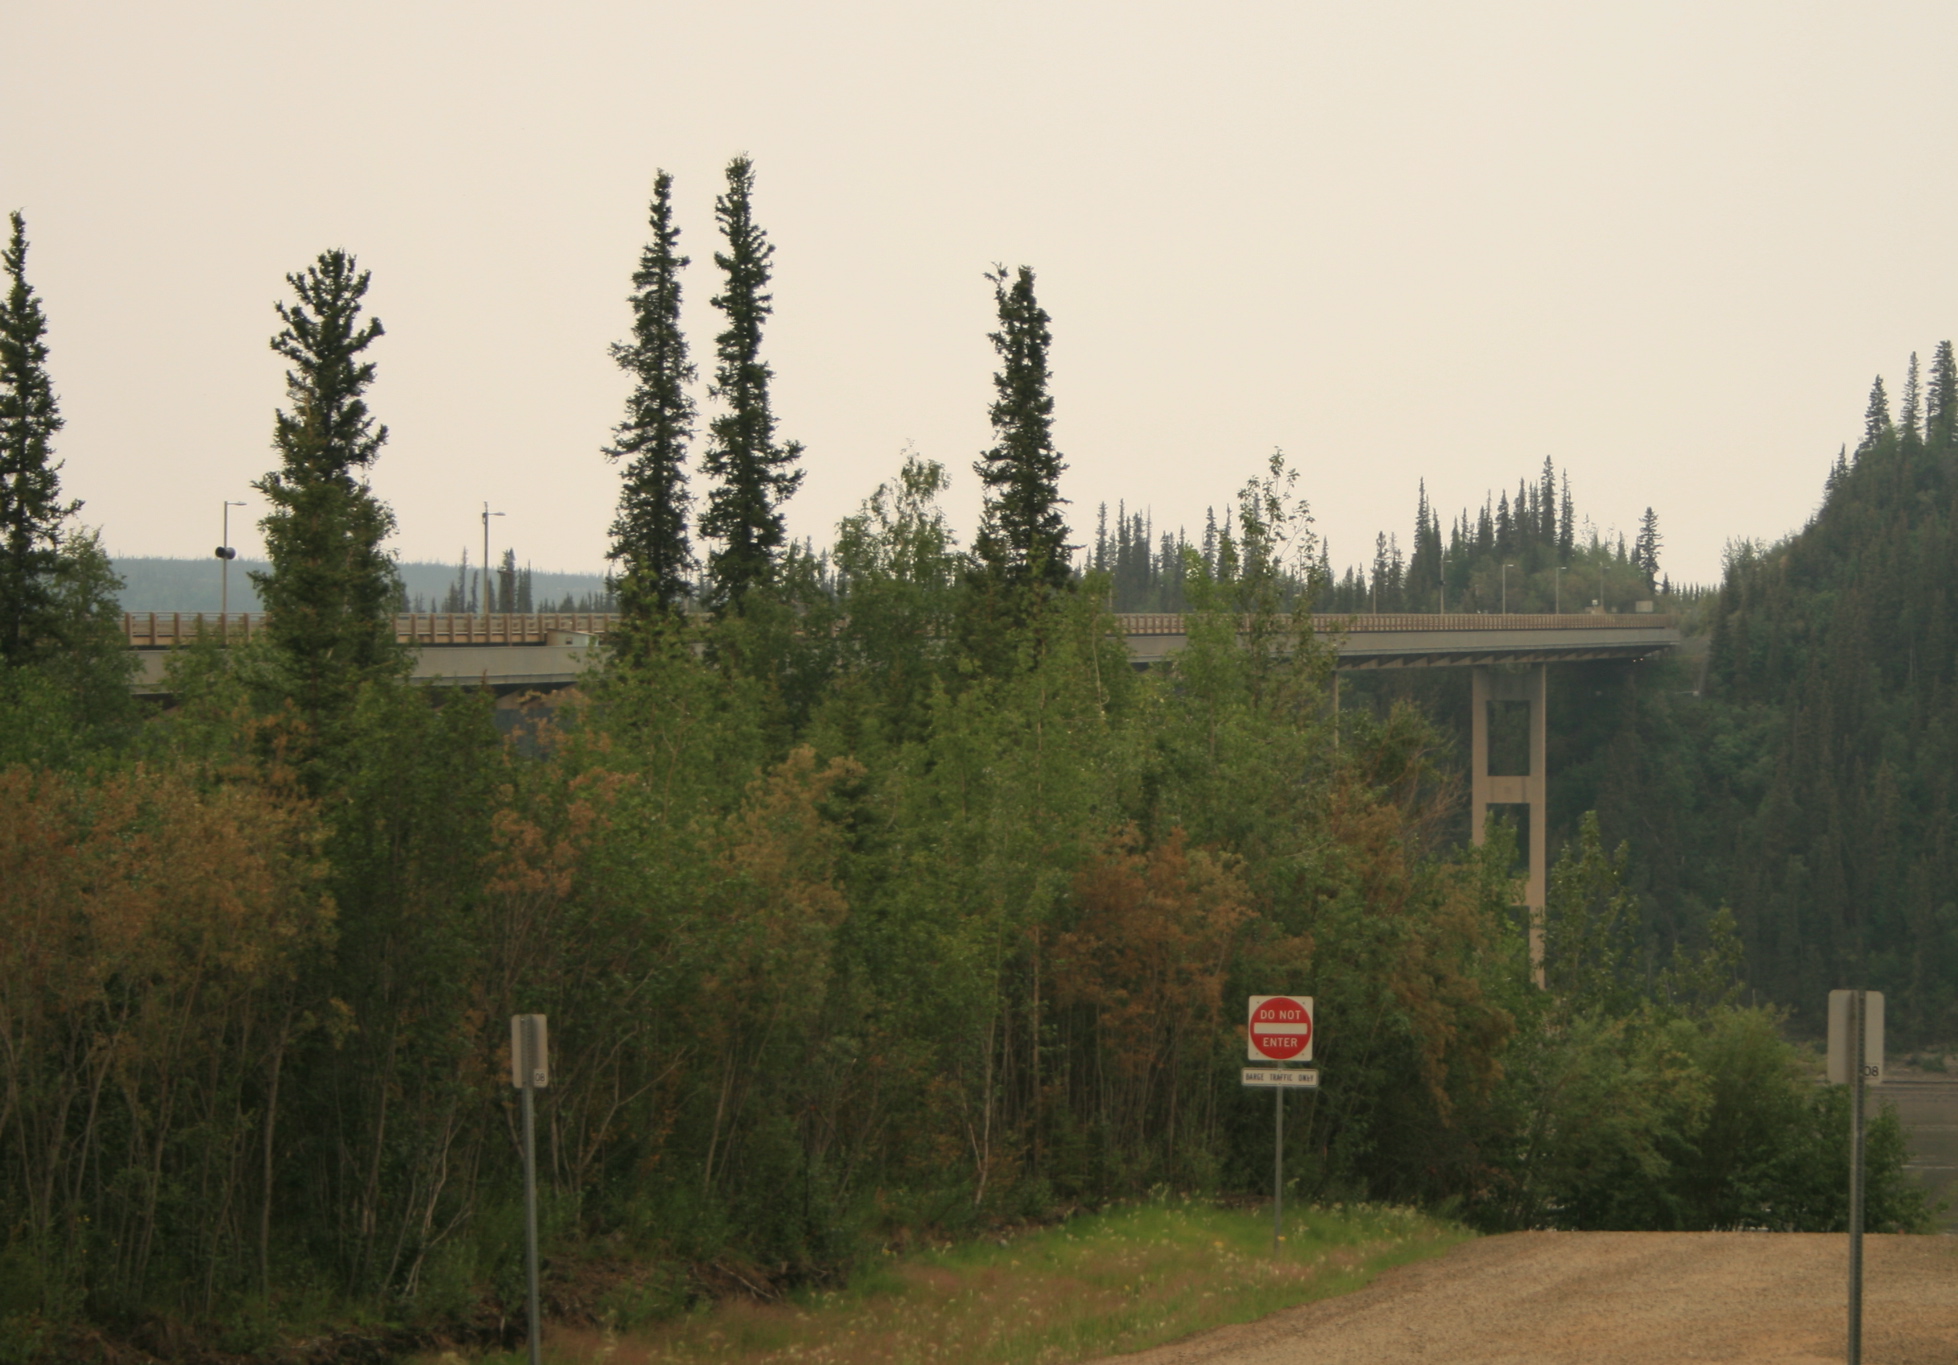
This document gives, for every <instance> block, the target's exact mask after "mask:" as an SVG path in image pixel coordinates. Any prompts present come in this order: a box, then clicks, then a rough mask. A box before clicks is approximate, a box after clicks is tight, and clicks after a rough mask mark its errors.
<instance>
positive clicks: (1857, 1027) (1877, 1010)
mask: <svg viewBox="0 0 1958 1365" xmlns="http://www.w3.org/2000/svg"><path fill="white" fill-rule="evenodd" d="M1829 1080H1830V1081H1831V1082H1832V1083H1833V1084H1836V1085H1845V1084H1846V1085H1848V1086H1849V1087H1850V1092H1849V1095H1850V1099H1849V1356H1848V1358H1849V1365H1862V1362H1863V1112H1864V1108H1865V1100H1864V1088H1865V1086H1866V1085H1867V1084H1869V1083H1871V1082H1879V1083H1880V1082H1881V1081H1882V1080H1883V992H1882V991H1830V992H1829Z"/></svg>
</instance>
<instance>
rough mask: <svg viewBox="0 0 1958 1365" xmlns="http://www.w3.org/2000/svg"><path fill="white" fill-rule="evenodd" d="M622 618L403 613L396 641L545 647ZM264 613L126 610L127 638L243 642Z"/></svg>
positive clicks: (149, 645)
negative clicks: (553, 641)
mask: <svg viewBox="0 0 1958 1365" xmlns="http://www.w3.org/2000/svg"><path fill="white" fill-rule="evenodd" d="M618 619H619V618H618V617H617V616H616V615H613V614H611V613H607V612H596V611H546V612H526V613H515V612H508V613H506V612H492V613H491V614H490V615H488V616H484V615H483V614H482V613H481V612H474V613H471V612H460V611H455V612H448V611H417V612H401V613H399V614H397V615H396V616H395V618H394V638H395V639H396V640H398V641H399V642H400V643H402V644H404V645H543V644H549V643H551V642H552V640H553V639H562V637H564V636H566V635H602V634H604V633H605V631H606V630H608V629H610V628H611V626H612V623H613V622H615V621H617V620H618ZM265 621H266V615H265V613H264V612H262V611H253V612H243V611H234V612H229V613H224V614H220V613H218V612H215V611H126V612H124V613H123V614H122V630H123V634H124V635H125V636H126V637H127V638H128V640H129V644H130V647H131V648H132V649H169V648H171V647H172V646H174V645H187V644H189V643H190V642H191V641H192V640H195V639H196V638H197V637H198V636H199V635H200V634H201V635H205V636H209V637H212V638H215V639H218V640H222V641H225V642H227V643H229V642H231V641H236V642H238V643H240V644H242V643H244V642H246V641H248V640H250V639H251V638H252V636H254V635H256V634H258V633H259V632H261V631H263V630H264V629H265Z"/></svg>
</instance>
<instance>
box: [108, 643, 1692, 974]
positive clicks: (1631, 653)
mask: <svg viewBox="0 0 1958 1365" xmlns="http://www.w3.org/2000/svg"><path fill="white" fill-rule="evenodd" d="M617 620H618V617H616V616H608V615H602V614H598V613H590V612H564V613H550V612H546V613H541V614H532V615H487V616H485V615H480V614H479V615H464V614H461V613H439V612H438V613H425V612H417V613H405V614H403V615H400V616H397V617H395V618H394V624H395V636H396V638H397V639H398V640H400V641H401V643H402V644H404V645H410V646H412V647H414V650H415V665H414V673H413V677H414V679H415V681H416V682H422V683H430V684H434V685H437V686H453V687H488V688H491V689H493V690H495V691H496V692H497V693H499V694H500V695H502V696H504V697H506V698H508V699H509V700H511V701H515V700H516V699H517V698H519V697H521V696H522V695H523V694H525V693H529V692H539V691H551V690H554V689H557V688H563V687H569V686H571V685H572V684H574V683H576V682H577V681H578V679H579V677H580V675H581V674H582V673H583V672H584V670H585V669H586V668H588V667H590V666H591V664H592V662H593V661H594V659H595V658H596V657H597V656H596V653H595V650H596V648H597V646H598V642H599V641H600V639H601V637H602V636H603V635H604V634H605V632H606V631H607V630H608V629H610V628H611V626H612V625H613V623H614V622H616V621H617ZM1115 620H1116V622H1117V623H1118V625H1119V628H1120V629H1121V631H1122V634H1123V637H1124V638H1125V639H1126V640H1127V641H1128V646H1129V655H1130V657H1131V658H1133V659H1134V660H1135V662H1136V664H1137V665H1139V666H1147V665H1149V664H1154V663H1161V662H1163V661H1164V660H1166V659H1168V658H1170V657H1171V656H1172V655H1173V654H1175V653H1176V651H1177V650H1179V649H1181V648H1183V646H1184V645H1185V644H1187V643H1188V638H1189V637H1188V634H1187V631H1186V627H1185V624H1184V619H1183V617H1182V616H1180V615H1173V614H1148V613H1141V614H1127V615H1118V616H1116V618H1115ZM123 625H124V629H125V631H126V632H127V634H128V637H129V643H130V646H131V648H133V649H134V650H135V651H136V653H137V657H138V659H139V660H140V661H141V665H142V666H141V669H140V671H139V672H138V674H137V676H136V680H135V683H134V688H135V690H136V691H137V692H138V693H143V694H149V695H158V696H160V695H163V694H164V693H165V692H166V691H167V685H166V679H165V675H164V661H165V659H166V658H167V657H168V654H169V651H170V649H171V648H173V647H175V646H177V645H181V644H187V643H189V642H190V641H191V640H193V639H195V638H196V637H197V636H198V634H199V633H200V632H203V633H205V634H208V635H214V636H216V637H217V638H219V639H220V640H226V641H229V640H239V641H244V640H249V639H250V638H251V637H252V636H253V635H255V634H257V633H258V632H260V631H262V630H263V629H264V625H265V617H264V616H263V614H261V613H237V612H234V613H232V614H230V615H228V616H219V615H218V614H216V613H214V612H213V613H197V612H130V613H128V614H126V615H125V616H124V617H123ZM1313 625H1314V627H1315V628H1316V629H1317V630H1318V631H1319V632H1320V633H1321V634H1323V635H1324V636H1326V637H1327V638H1328V639H1329V640H1330V642H1331V643H1332V645H1333V648H1334V650H1335V651H1336V656H1337V665H1336V671H1335V673H1334V681H1333V702H1334V706H1335V707H1337V705H1338V699H1339V682H1338V674H1339V672H1345V671H1352V670H1358V669H1376V668H1471V669H1473V670H1474V672H1473V674H1472V675H1471V696H1472V698H1473V704H1472V709H1471V721H1470V748H1471V754H1470V768H1469V773H1470V782H1469V817H1470V821H1471V828H1472V829H1473V830H1474V831H1475V841H1476V842H1477V843H1481V842H1482V841H1483V838H1484V837H1485V834H1486V831H1487V826H1488V815H1489V808H1490V807H1491V806H1504V807H1510V808H1513V809H1514V808H1521V807H1527V808H1528V812H1527V816H1526V817H1524V823H1522V825H1521V828H1520V829H1519V831H1518V832H1519V834H1521V835H1522V840H1523V843H1524V846H1525V848H1526V850H1527V852H1528V861H1529V874H1528V879H1527V882H1526V886H1525V893H1524V900H1525V903H1526V904H1527V905H1529V907H1530V908H1531V911H1532V917H1533V921H1540V914H1541V911H1542V909H1543V905H1544V896H1545V892H1546V890H1547V887H1548V878H1547V865H1546V845H1547V843H1548V836H1549V831H1548V827H1547V817H1546V803H1545V793H1546V790H1547V779H1548V774H1547V772H1546V771H1545V738H1546V735H1545V702H1546V699H1547V696H1548V691H1549V682H1548V668H1549V665H1551V664H1557V663H1568V662H1573V661H1577V660H1585V659H1620V660H1626V661H1637V660H1640V659H1645V658H1648V657H1650V656H1651V655H1654V654H1658V653H1661V652H1663V651H1665V650H1668V649H1673V648H1675V647H1677V646H1678V645H1679V643H1680V635H1679V631H1678V629H1677V628H1676V626H1675V625H1674V622H1673V620H1672V618H1671V617H1669V616H1658V615H1652V614H1648V613H1633V614H1631V615H1597V614H1588V613H1587V614H1585V615H1564V616H1472V615H1455V616H1447V615H1412V614H1405V615H1352V616H1340V615H1319V616H1315V617H1313ZM1517 707H1521V708H1523V711H1522V714H1520V715H1519V714H1518V713H1516V712H1515V710H1514V708H1517ZM1496 708H1511V720H1512V721H1516V720H1520V721H1521V723H1522V724H1523V726H1524V727H1525V728H1526V729H1527V732H1528V736H1529V744H1528V754H1527V758H1522V756H1521V755H1517V756H1514V757H1512V758H1510V760H1509V761H1507V762H1503V761H1501V760H1500V759H1499V760H1497V765H1498V766H1503V767H1505V768H1507V769H1509V771H1504V772H1492V771H1491V766H1492V755H1491V753H1490V743H1489V732H1490V717H1491V713H1492V711H1494V710H1495V709H1496ZM1512 728H1513V727H1512ZM1519 759H1520V761H1518V760H1519ZM1519 768H1520V769H1521V771H1515V769H1519ZM1531 937H1532V951H1533V953H1534V954H1535V955H1536V957H1537V959H1538V960H1539V961H1541V946H1542V945H1541V931H1540V928H1539V929H1533V930H1532V934H1531Z"/></svg>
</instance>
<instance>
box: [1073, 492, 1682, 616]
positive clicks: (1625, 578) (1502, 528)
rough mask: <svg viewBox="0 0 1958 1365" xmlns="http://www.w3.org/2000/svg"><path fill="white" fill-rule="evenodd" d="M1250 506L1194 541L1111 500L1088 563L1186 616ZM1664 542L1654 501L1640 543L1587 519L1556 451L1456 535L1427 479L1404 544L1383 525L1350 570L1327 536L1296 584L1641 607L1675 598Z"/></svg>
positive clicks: (1505, 604)
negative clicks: (1337, 562)
mask: <svg viewBox="0 0 1958 1365" xmlns="http://www.w3.org/2000/svg"><path fill="white" fill-rule="evenodd" d="M1242 511H1243V509H1242V508H1241V507H1240V506H1234V505H1232V504H1231V503H1226V504H1225V506H1224V509H1223V514H1222V516H1221V517H1220V516H1219V515H1218V510H1217V508H1216V507H1214V506H1212V507H1207V508H1205V509H1204V514H1203V522H1202V525H1203V531H1202V534H1201V536H1200V537H1193V536H1192V535H1191V534H1190V533H1189V531H1188V530H1187V529H1186V527H1185V526H1184V525H1183V524H1179V525H1178V526H1177V528H1176V529H1175V530H1174V531H1170V530H1167V529H1159V528H1158V527H1157V526H1156V524H1155V521H1154V514H1153V512H1151V511H1146V510H1145V511H1130V510H1129V507H1128V504H1127V502H1126V501H1118V502H1117V503H1116V504H1115V509H1114V517H1113V520H1112V521H1111V520H1110V516H1109V508H1108V504H1107V503H1105V502H1104V503H1102V504H1101V505H1100V506H1099V507H1098V508H1097V509H1096V517H1095V535H1094V540H1093V541H1092V543H1090V544H1089V545H1087V546H1085V547H1084V549H1083V552H1082V555H1081V557H1080V563H1081V569H1082V571H1083V572H1094V573H1101V574H1105V575H1107V578H1108V582H1109V586H1110V589H1111V597H1112V605H1113V608H1114V610H1116V611H1123V612H1153V611H1186V610H1188V609H1189V595H1188V593H1187V592H1186V590H1185V579H1186V574H1187V573H1188V571H1190V570H1191V569H1198V570H1200V571H1201V572H1202V573H1204V574H1206V575H1208V576H1210V577H1212V578H1214V579H1217V580H1219V581H1222V582H1229V581H1231V579H1232V578H1233V577H1234V576H1235V575H1236V574H1237V573H1238V572H1239V571H1240V566H1241V560H1242V553H1241V550H1240V547H1239V544H1238V538H1237V536H1236V534H1235V533H1234V532H1233V530H1232V527H1233V526H1234V525H1235V524H1236V523H1237V522H1238V521H1239V520H1240V518H1241V515H1242ZM1662 544H1663V541H1662V539H1661V537H1660V534H1659V519H1658V516H1657V514H1656V513H1655V512H1654V511H1653V510H1652V509H1651V508H1650V507H1648V508H1646V509H1645V512H1644V514H1643V516H1642V517H1640V519H1639V530H1638V533H1637V535H1636V537H1635V538H1634V539H1633V540H1631V541H1630V542H1629V543H1628V542H1627V541H1626V538H1625V537H1624V535H1623V534H1618V535H1615V536H1614V535H1611V534H1608V533H1606V532H1605V531H1602V530H1600V529H1599V526H1598V524H1597V523H1596V522H1594V521H1593V520H1591V519H1590V518H1589V517H1586V518H1584V519H1583V520H1582V521H1580V520H1579V518H1578V513H1577V509H1576V505H1575V503H1574V501H1573V499H1572V497H1571V482H1570V473H1569V471H1568V470H1565V471H1559V470H1558V469H1557V467H1556V464H1555V462H1554V461H1552V460H1551V459H1550V458H1549V457H1548V456H1545V457H1544V461H1543V468H1542V469H1541V471H1539V473H1538V474H1537V476H1536V477H1535V478H1533V479H1532V478H1524V479H1519V480H1518V481H1517V484H1516V495H1515V497H1514V498H1513V499H1512V498H1511V497H1510V494H1509V492H1508V491H1507V490H1504V491H1503V492H1501V493H1497V492H1495V491H1493V490H1491V492H1490V493H1489V495H1488V497H1487V498H1485V499H1484V501H1483V504H1482V506H1481V507H1480V508H1479V509H1477V510H1475V511H1473V512H1471V511H1469V510H1466V509H1464V510H1463V511H1462V512H1460V513H1459V514H1457V515H1456V516H1455V517H1454V518H1452V519H1451V520H1450V522H1449V524H1448V526H1447V528H1446V531H1445V532H1444V529H1443V527H1442V524H1441V518H1440V514H1439V513H1438V512H1437V511H1436V510H1435V508H1434V507H1433V506H1432V505H1431V504H1430V503H1429V501H1428V490H1427V485H1426V484H1425V483H1423V484H1422V485H1421V487H1420V489H1419V491H1418V494H1417V496H1416V501H1415V508H1414V525H1413V527H1412V530H1411V534H1410V535H1409V537H1408V540H1407V541H1406V543H1405V546H1404V545H1403V542H1402V541H1401V538H1400V535H1399V533H1398V532H1392V531H1381V532H1379V533H1378V534H1376V535H1375V537H1374V541H1373V551H1372V557H1371V558H1370V559H1369V560H1367V561H1366V562H1363V563H1359V564H1351V565H1348V566H1347V567H1346V569H1345V570H1344V571H1343V572H1340V571H1337V570H1336V569H1335V567H1334V564H1333V560H1332V547H1331V544H1330V542H1327V541H1323V540H1322V541H1321V542H1319V547H1318V558H1317V560H1316V561H1315V562H1314V563H1313V564H1311V565H1309V566H1305V567H1304V571H1303V572H1302V573H1300V574H1299V575H1297V576H1296V581H1295V582H1294V583H1293V584H1292V591H1293V592H1294V593H1297V594H1301V595H1304V596H1306V597H1307V598H1308V599H1309V600H1310V601H1311V603H1312V605H1313V608H1314V610H1317V611H1331V612H1441V611H1448V612H1496V611H1503V610H1508V611H1512V612H1550V611H1585V610H1591V609H1602V610H1606V611H1630V610H1632V609H1633V607H1634V605H1635V604H1636V603H1638V602H1641V601H1653V600H1655V599H1657V598H1659V597H1670V596H1671V595H1672V593H1673V587H1672V582H1671V579H1670V578H1669V577H1668V576H1667V575H1666V574H1664V573H1663V572H1662V571H1661V569H1660V566H1659V552H1660V549H1661V546H1662ZM1505 566H1507V568H1506V569H1505Z"/></svg>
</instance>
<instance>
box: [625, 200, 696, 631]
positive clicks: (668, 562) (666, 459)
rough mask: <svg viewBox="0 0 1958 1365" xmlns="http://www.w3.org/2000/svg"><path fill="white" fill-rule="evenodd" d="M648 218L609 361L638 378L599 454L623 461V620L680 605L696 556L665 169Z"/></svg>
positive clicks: (686, 377)
mask: <svg viewBox="0 0 1958 1365" xmlns="http://www.w3.org/2000/svg"><path fill="white" fill-rule="evenodd" d="M647 221H648V223H649V225H650V226H651V228H652V237H651V240H649V241H648V242H647V243H646V247H645V249H644V250H643V251H641V252H640V253H639V268H638V269H637V270H635V271H634V272H633V275H632V340H631V341H625V342H617V343H615V344H614V345H613V347H612V359H613V360H615V361H617V362H618V365H619V368H620V369H622V370H625V371H626V372H627V373H629V374H631V375H632V376H633V378H634V379H635V381H636V383H635V385H634V387H633V390H632V396H631V397H630V398H628V399H627V400H626V413H625V420H624V421H622V422H620V423H619V425H618V428H617V429H616V431H615V432H614V433H613V438H612V444H611V445H610V446H608V447H606V450H605V454H606V457H607V458H609V459H613V460H624V461H625V462H626V466H625V479H624V487H623V488H622V489H621V490H620V493H619V511H618V515H617V516H616V517H615V518H614V519H613V521H612V548H611V551H610V558H611V560H612V562H613V563H615V564H617V565H618V566H619V567H620V572H619V573H618V575H617V576H616V577H615V578H614V580H613V591H614V592H615V593H617V595H618V599H619V610H620V611H621V612H622V613H624V615H625V617H626V619H627V622H628V624H629V626H630V625H637V624H643V623H645V622H647V621H650V620H652V619H653V618H656V617H662V616H670V615H671V614H673V613H675V612H677V611H679V610H680V609H681V607H682V605H683V604H684V602H685V600H686V596H687V571H688V569H689V567H690V566H691V565H692V562H693V550H692V547H691V546H690V545H689V544H688V543H687V508H688V505H689V503H690V502H691V497H690V495H689V494H688V492H687V472H686V464H687V444H688V442H690V441H691V440H692V439H693V422H694V403H693V399H692V397H691V396H689V394H688V393H687V385H688V384H690V383H692V382H693V379H694V367H693V364H692V362H691V361H689V360H688V358H687V339H686V337H685V336H684V335H682V333H681V331H680V271H681V270H683V269H685V268H686V266H687V264H688V260H687V258H686V257H685V256H682V255H681V254H680V251H679V245H680V229H679V228H677V227H675V226H674V224H673V177H672V176H670V175H668V174H667V173H666V172H665V171H661V172H660V173H659V174H658V175H657V176H656V177H655V178H654V180H653V200H652V205H651V208H650V210H649V212H648V216H647Z"/></svg>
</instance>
